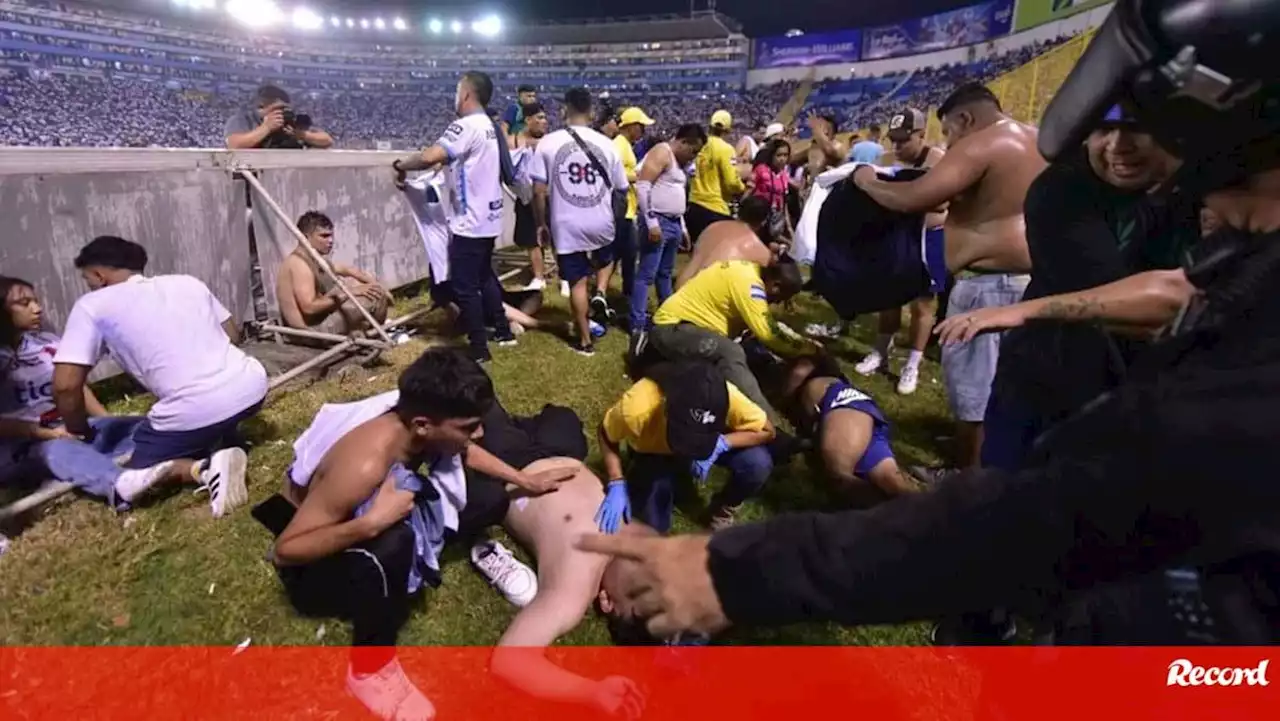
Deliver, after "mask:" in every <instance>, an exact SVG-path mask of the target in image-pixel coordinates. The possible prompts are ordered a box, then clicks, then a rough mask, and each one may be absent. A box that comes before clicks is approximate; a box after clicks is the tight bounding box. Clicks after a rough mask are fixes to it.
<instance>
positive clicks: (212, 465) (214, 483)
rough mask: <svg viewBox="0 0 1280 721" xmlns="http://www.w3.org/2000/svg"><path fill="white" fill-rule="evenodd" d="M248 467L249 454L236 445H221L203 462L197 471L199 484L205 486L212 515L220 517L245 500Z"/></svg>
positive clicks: (246, 500) (246, 497) (246, 496)
mask: <svg viewBox="0 0 1280 721" xmlns="http://www.w3.org/2000/svg"><path fill="white" fill-rule="evenodd" d="M248 468H249V456H248V454H246V453H245V452H244V451H243V450H242V449H240V448H226V449H223V450H221V451H218V452H217V453H215V454H213V456H212V457H211V458H210V459H209V460H208V461H206V462H205V464H204V470H202V471H200V487H201V488H207V489H208V490H209V505H210V506H212V507H213V517H214V518H222V517H223V516H225V515H226V514H227V513H228V512H230V511H232V510H233V509H235V508H236V507H238V506H243V505H244V504H245V503H247V502H248V501H249V489H248V488H245V485H244V474H245V471H247V470H248Z"/></svg>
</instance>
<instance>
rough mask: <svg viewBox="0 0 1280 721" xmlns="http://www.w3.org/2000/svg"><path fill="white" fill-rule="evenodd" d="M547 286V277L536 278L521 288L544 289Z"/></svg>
mask: <svg viewBox="0 0 1280 721" xmlns="http://www.w3.org/2000/svg"><path fill="white" fill-rule="evenodd" d="M546 287H547V281H546V280H545V279H543V278H534V279H533V280H531V281H529V283H528V285H526V286H525V287H523V288H521V289H520V290H542V289H543V288H546Z"/></svg>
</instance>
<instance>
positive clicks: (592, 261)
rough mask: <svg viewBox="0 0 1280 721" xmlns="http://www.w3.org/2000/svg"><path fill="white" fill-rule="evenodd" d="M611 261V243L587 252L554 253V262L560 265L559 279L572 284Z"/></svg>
mask: <svg viewBox="0 0 1280 721" xmlns="http://www.w3.org/2000/svg"><path fill="white" fill-rule="evenodd" d="M612 262H613V244H612V243H610V244H609V245H606V246H605V247H603V248H601V249H599V250H595V251H592V252H590V253H588V252H587V251H585V250H580V251H578V252H577V253H567V254H565V255H556V263H557V264H558V265H559V267H560V280H563V281H564V282H566V283H568V284H569V285H573V284H575V283H577V282H578V281H580V280H582V279H583V278H586V277H589V276H590V275H591V274H593V273H595V272H596V271H597V270H600V269H601V268H603V267H605V266H606V265H609V264H610V263H612Z"/></svg>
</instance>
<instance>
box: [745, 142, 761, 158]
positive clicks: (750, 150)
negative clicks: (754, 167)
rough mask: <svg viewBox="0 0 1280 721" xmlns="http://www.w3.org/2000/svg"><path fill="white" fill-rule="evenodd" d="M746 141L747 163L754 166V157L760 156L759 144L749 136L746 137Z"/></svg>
mask: <svg viewBox="0 0 1280 721" xmlns="http://www.w3.org/2000/svg"><path fill="white" fill-rule="evenodd" d="M746 141H747V162H748V163H753V164H754V163H755V162H756V156H757V155H759V154H760V143H757V142H756V139H755V138H753V137H751V136H750V135H748V136H747V137H746Z"/></svg>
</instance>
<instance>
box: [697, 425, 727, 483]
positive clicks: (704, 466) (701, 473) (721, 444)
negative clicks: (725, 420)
mask: <svg viewBox="0 0 1280 721" xmlns="http://www.w3.org/2000/svg"><path fill="white" fill-rule="evenodd" d="M728 452H729V441H726V440H725V439H724V436H720V437H719V438H717V439H716V448H715V450H713V451H711V455H709V456H707V457H706V458H704V459H702V460H701V461H694V462H693V477H694V478H695V479H697V481H698V483H706V482H707V475H708V474H710V473H711V467H712V466H714V465H715V464H716V461H718V460H720V456H723V455H724V454H726V453H728Z"/></svg>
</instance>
